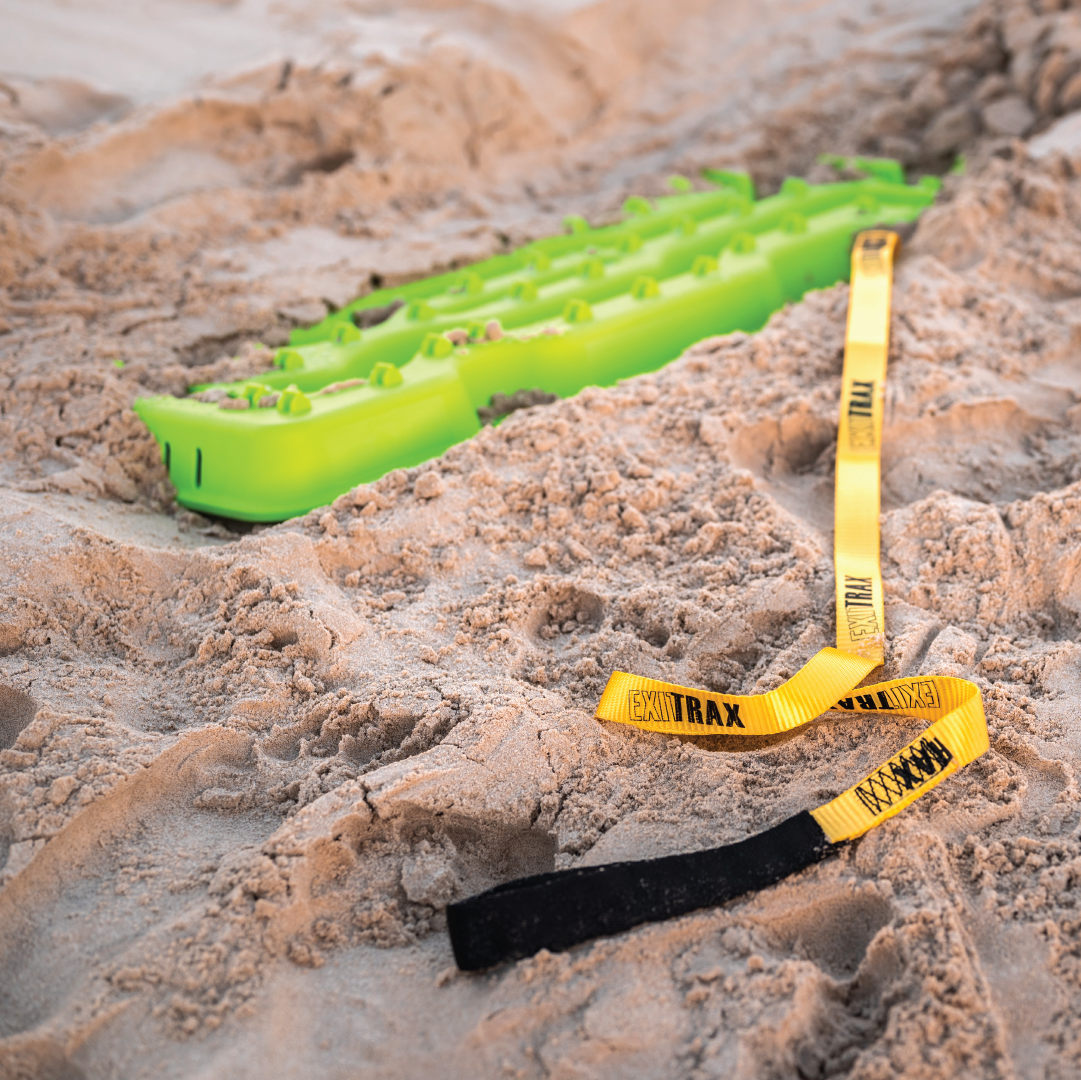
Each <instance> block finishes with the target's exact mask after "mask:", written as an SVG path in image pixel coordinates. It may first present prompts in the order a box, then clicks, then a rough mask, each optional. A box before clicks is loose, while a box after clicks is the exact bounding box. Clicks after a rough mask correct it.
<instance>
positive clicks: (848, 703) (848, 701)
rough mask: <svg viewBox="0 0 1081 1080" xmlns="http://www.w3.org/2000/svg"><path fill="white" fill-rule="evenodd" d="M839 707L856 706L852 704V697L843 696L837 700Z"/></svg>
mask: <svg viewBox="0 0 1081 1080" xmlns="http://www.w3.org/2000/svg"><path fill="white" fill-rule="evenodd" d="M837 708H838V709H852V708H855V706H854V705H853V704H852V699H851V698H850V697H843V698H841V700H840V701H838V702H837Z"/></svg>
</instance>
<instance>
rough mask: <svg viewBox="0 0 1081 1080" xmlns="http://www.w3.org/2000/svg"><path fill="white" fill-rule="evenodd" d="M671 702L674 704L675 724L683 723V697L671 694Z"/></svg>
mask: <svg viewBox="0 0 1081 1080" xmlns="http://www.w3.org/2000/svg"><path fill="white" fill-rule="evenodd" d="M672 700H673V701H674V702H675V703H676V723H677V724H681V723H683V695H682V694H676V693H674V692H673V693H672Z"/></svg>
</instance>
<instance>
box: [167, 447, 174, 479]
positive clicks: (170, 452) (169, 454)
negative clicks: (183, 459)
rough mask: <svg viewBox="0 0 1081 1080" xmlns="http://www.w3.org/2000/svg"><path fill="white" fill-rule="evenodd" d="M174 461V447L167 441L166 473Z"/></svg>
mask: <svg viewBox="0 0 1081 1080" xmlns="http://www.w3.org/2000/svg"><path fill="white" fill-rule="evenodd" d="M172 462H173V448H172V447H171V446H170V445H169V444H168V443H166V444H165V473H166V475H168V474H169V467H170V466H171V465H172Z"/></svg>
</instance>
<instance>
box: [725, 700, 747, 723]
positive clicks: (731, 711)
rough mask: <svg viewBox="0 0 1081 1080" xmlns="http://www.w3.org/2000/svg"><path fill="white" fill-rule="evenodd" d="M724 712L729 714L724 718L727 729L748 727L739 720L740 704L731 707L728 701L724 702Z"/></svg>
mask: <svg viewBox="0 0 1081 1080" xmlns="http://www.w3.org/2000/svg"><path fill="white" fill-rule="evenodd" d="M721 704H722V705H723V706H724V711H725V712H726V713H727V714H728V715H727V716H725V718H724V726H725V727H746V726H747V725H746V724H744V723H743V721H742V720H741V719H740V718H739V702H738V701H737V702H736V703H735V704H734V705H729V704H728V702H727V701H722V702H721Z"/></svg>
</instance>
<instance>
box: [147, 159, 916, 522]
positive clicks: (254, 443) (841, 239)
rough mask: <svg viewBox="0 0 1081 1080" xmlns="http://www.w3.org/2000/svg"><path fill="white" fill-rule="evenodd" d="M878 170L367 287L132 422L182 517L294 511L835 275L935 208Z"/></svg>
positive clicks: (679, 200)
mask: <svg viewBox="0 0 1081 1080" xmlns="http://www.w3.org/2000/svg"><path fill="white" fill-rule="evenodd" d="M883 172H885V170H883V169H880V170H879V175H875V176H872V178H870V179H867V180H860V181H854V182H849V183H836V184H823V185H815V186H812V185H808V184H807V183H806V182H805V181H803V180H798V179H790V180H788V181H786V182H785V184H784V186H783V188H782V190H781V192H780V193H779V194H777V195H773V196H770V197H768V198H764V199H761V200H759V201H757V202H754V201H753V200H752V199H751V198H750V197H749V185H748V184H747V183H746V178H742V179H743V181H744V183H743V184H742V187H743V190H738V189H737V186H736V184H735V183H734V182H733V179H732V175H733V174H724V176H723V177H719V179H722V181H723V182H724V183H725V184H726V185H727V186H725V187H723V188H721V189H719V190H717V191H711V192H704V193H697V194H680V195H674V196H670V197H667V198H664V199H660V200H657V203H656V204H650V203H648V202H646V201H645V200H643V199H634V200H629V201H628V205H627V206H626V207H625V209H626V210H627V211H628V212H629V214H630V217H629V219H628V220H627V221H625V222H623V223H621V224H619V225H615V226H609V227H606V228H601V229H590V228H589V227H588V226H587V225H586V224H585V222H583V221H581V220H580V219H572V220H570V221H569V223H568V225H569V229H570V232H569V235H567V236H561V237H551V238H548V239H545V240H541V241H538V242H536V243H534V244H529V245H527V246H526V247H524V248H522V249H520V250H519V251H516V252H514V253H512V254H510V255H506V256H498V257H496V258H493V259H489V260H486V261H485V262H483V263H479V264H477V265H476V266H473V267H471V268H469V269H468V270H466V271H464V272H459V273H455V274H446V275H441V276H439V277H434V278H428V279H425V280H423V281H418V282H413V283H412V284H410V285H406V286H403V287H402V288H398V289H384V290H380V291H379V292H377V293H373V294H370V295H369V296H366V297H364V298H363V300H361V301H357V302H356V303H354V304H351V305H350V306H349V307H348V308H346V309H343V310H342V311H340V312H337V313H336V314H335V315H334V316H332V317H331V318H329V319H327V320H324V322H322V323H320V324H319V325H318V326H316V327H312V328H311V329H309V330H305V331H301V332H298V333H297V334H295V335H294V337H293V339H292V341H291V344H290V346H289V347H288V348H285V349H282V350H279V352H278V353H277V355H276V361H275V362H276V367H277V369H276V370H274V371H271V372H269V373H267V374H265V375H262V376H260V377H259V379H258V381H257V382H250V383H237V384H228V385H226V384H223V385H222V386H220V387H218V388H216V389H217V395H215V394H205V393H204V394H201V395H200V397H199V398H195V397H188V398H173V397H152V398H141V399H139V400H138V401H137V402H136V403H135V409H136V411H137V412H138V413H139V415H140V416H141V417H142V418H143V420H144V421H145V422H146V423H147V425H148V426H149V428H150V430H151V431H152V432H153V433H154V435H155V436H156V437H157V439H158V442H159V443H160V444H161V446H162V456H163V460H164V461H165V463H166V466H167V468H168V471H169V476H170V478H171V479H172V482H173V484H174V485H175V486H176V489H177V498H178V499H179V501H180V502H181V503H182V504H183V505H185V506H188V507H191V508H192V509H195V510H202V511H206V512H209V513H213V514H220V515H223V516H227V517H233V518H240V519H244V520H249V521H280V520H283V519H285V518H288V517H292V516H295V515H297V514H302V513H306V512H307V511H308V510H310V509H312V508H313V507H316V506H321V505H323V504H325V503H328V502H331V501H332V500H333V499H334V498H336V497H337V496H338V495H340V494H341V493H342V492H343V491H347V490H348V489H349V488H350V487H352V486H354V485H356V484H358V483H362V482H364V481H368V480H374V479H377V478H378V477H380V476H382V475H384V474H385V473H387V472H388V471H390V470H391V469H395V468H400V467H407V466H410V465H416V464H418V463H420V462H422V461H425V460H427V459H428V458H431V457H434V456H436V455H438V454H440V453H442V452H443V451H444V450H446V449H447V448H448V447H449V446H452V445H453V444H454V443H456V442H459V441H461V440H462V439H466V438H468V437H469V436H470V435H473V434H475V433H476V432H477V431H478V430H479V427H480V422H479V420H478V416H477V409H478V408H483V407H485V406H487V405H488V403H489V401H490V400H491V398H492V395H493V394H496V393H502V394H513V393H514V392H515V391H517V390H519V389H525V388H539V389H542V390H545V391H549V392H552V393H555V394H558V395H560V396H561V397H568V396H570V395H572V394H575V393H577V392H578V391H579V390H581V389H582V388H583V387H585V386H589V385H610V384H612V383H614V382H616V381H617V380H618V379H622V378H627V377H629V376H633V375H638V374H641V373H643V372H647V371H653V370H656V369H657V368H659V367H661V366H662V365H664V364H665V363H667V362H668V361H670V360H671V359H673V358H674V357H676V356H678V355H679V354H680V353H681V352H682V351H683V350H684V349H685V348H686V347H687V346H688V345H690V344H692V343H693V342H695V341H697V340H699V339H701V338H703V337H707V336H709V335H711V334H720V333H727V332H730V331H733V330H746V331H752V330H756V329H758V328H759V327H761V326H762V325H763V324H764V323H765V322H766V320H767V319H768V318H769V316H770V315H771V314H772V313H773V312H774V311H776V310H777V309H778V308H779V307H781V306H782V305H783V304H785V303H786V302H787V301H794V300H798V299H799V298H800V297H801V296H803V294H804V293H805V292H807V290H809V289H816V288H823V287H825V286H829V285H833V284H835V283H836V282H838V281H841V280H844V279H845V278H846V277H847V274H848V269H849V249H850V246H851V241H852V237H853V235H854V234H855V233H856V232H858V231H859V230H861V229H865V228H868V227H870V226H872V225H875V224H896V223H901V222H906V221H910V220H912V219H914V218H915V217H917V216H918V215H919V213H920V212H921V210H922V209H923V208H924V207H926V206H927V205H929V204H930V203H931V202H932V200H933V199H934V195H935V191H936V190H937V182H936V181H934V180H933V179H932V180H925V181H924V182H921V183H920V184H917V185H913V186H909V185H906V184H904V183H899V182H894V181H893V180H891V179H883V178H882V175H881V174H882V173H883ZM886 175H887V176H888V175H889V174H888V173H886ZM376 320H381V321H376ZM373 321H376V325H369V323H371V322H373ZM358 324H360V326H363V327H365V328H364V329H361V328H360V326H358ZM215 396H218V397H219V398H220V400H217V401H213V400H210V401H208V400H206V399H207V398H213V397H215ZM200 398H201V399H202V400H200Z"/></svg>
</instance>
